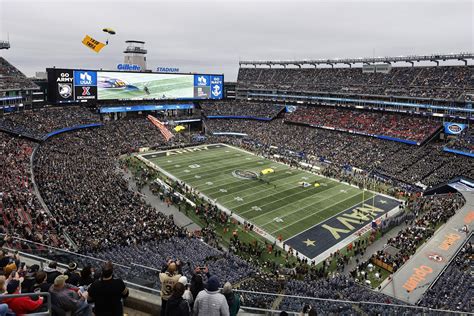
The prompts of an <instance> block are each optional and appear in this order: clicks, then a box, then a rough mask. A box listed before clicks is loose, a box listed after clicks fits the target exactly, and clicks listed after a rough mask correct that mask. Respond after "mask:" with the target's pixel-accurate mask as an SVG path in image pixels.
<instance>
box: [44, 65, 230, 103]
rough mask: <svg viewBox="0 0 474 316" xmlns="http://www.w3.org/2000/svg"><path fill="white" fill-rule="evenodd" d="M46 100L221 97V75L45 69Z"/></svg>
mask: <svg viewBox="0 0 474 316" xmlns="http://www.w3.org/2000/svg"><path fill="white" fill-rule="evenodd" d="M47 72H48V101H50V102H54V103H69V102H87V101H95V100H99V101H100V100H118V101H119V100H121V101H125V100H212V99H217V100H219V99H222V98H223V89H224V76H223V75H214V74H170V73H146V72H125V71H97V70H82V69H59V68H48V69H47Z"/></svg>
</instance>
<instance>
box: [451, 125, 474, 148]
mask: <svg viewBox="0 0 474 316" xmlns="http://www.w3.org/2000/svg"><path fill="white" fill-rule="evenodd" d="M447 147H448V148H452V149H456V150H460V151H464V152H467V153H469V154H474V129H471V128H466V129H464V130H463V131H462V132H461V134H459V135H457V137H456V138H454V139H452V140H451V141H450V142H449V143H448V145H447Z"/></svg>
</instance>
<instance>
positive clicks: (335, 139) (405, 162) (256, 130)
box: [206, 119, 474, 187]
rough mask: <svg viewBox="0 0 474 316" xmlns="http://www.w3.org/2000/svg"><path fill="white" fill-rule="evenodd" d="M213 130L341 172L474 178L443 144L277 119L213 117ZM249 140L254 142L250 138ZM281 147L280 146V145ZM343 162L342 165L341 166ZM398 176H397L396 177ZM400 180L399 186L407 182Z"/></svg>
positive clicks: (429, 180)
mask: <svg viewBox="0 0 474 316" xmlns="http://www.w3.org/2000/svg"><path fill="white" fill-rule="evenodd" d="M206 126H207V128H208V131H209V132H211V133H212V132H239V133H244V134H247V135H248V136H247V137H245V139H244V141H245V142H244V141H242V140H241V139H237V138H231V137H229V136H217V135H215V136H212V137H210V139H209V141H210V142H212V141H214V142H216V141H228V142H232V143H233V144H236V145H239V146H242V144H243V143H246V144H251V145H248V146H249V149H250V150H253V151H256V152H259V153H265V152H270V153H274V154H279V155H288V153H289V152H291V153H293V158H294V160H295V161H297V162H305V163H308V164H322V165H324V166H325V167H326V168H330V170H336V171H334V172H332V173H331V174H328V175H331V176H337V177H339V176H341V175H340V173H342V174H344V172H341V171H340V170H341V168H345V167H347V166H351V167H356V168H360V169H363V170H366V171H367V172H371V173H375V172H376V174H378V175H380V177H381V178H383V179H387V180H386V181H389V182H391V183H392V184H395V183H394V182H393V181H392V180H394V181H396V182H399V183H401V184H408V185H409V186H411V187H415V186H417V185H420V184H421V185H424V186H427V187H431V186H435V185H437V184H439V183H442V182H445V181H448V180H450V179H452V178H454V177H455V176H460V175H464V176H467V177H471V178H473V177H474V160H473V159H470V158H468V157H463V156H460V155H454V154H450V153H446V152H444V151H443V144H442V143H441V142H437V141H432V142H429V143H428V144H426V145H423V146H413V145H407V144H403V143H399V142H393V141H386V140H381V139H377V138H373V137H365V136H361V135H354V134H349V133H345V132H337V131H332V130H325V129H318V128H313V127H308V126H301V125H293V124H288V123H285V119H274V120H272V121H271V122H261V121H251V120H208V121H207V122H206ZM246 140H250V142H247V141H246ZM274 147H278V148H276V149H275V148H274ZM334 166H337V167H338V168H335V167H334ZM390 179H392V180H390ZM401 184H399V185H401Z"/></svg>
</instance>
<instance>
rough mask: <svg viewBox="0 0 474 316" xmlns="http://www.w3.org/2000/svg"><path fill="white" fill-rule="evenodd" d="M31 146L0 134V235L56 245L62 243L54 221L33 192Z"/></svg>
mask: <svg viewBox="0 0 474 316" xmlns="http://www.w3.org/2000/svg"><path fill="white" fill-rule="evenodd" d="M33 146H34V143H32V142H30V141H28V140H25V139H20V138H15V137H11V136H10V135H8V134H5V133H1V132H0V157H2V158H1V159H0V169H1V170H2V171H1V173H0V233H1V234H5V235H11V236H16V237H20V238H24V239H28V240H32V241H35V242H39V243H43V244H48V245H53V246H58V245H63V244H64V240H63V238H62V234H61V228H60V226H59V225H58V223H57V221H56V219H55V218H54V217H52V216H49V215H48V214H47V213H46V212H45V211H44V210H43V209H42V207H41V205H40V203H39V201H38V199H37V197H36V195H35V194H34V191H33V186H32V183H31V178H30V176H31V174H30V157H31V153H32V150H33Z"/></svg>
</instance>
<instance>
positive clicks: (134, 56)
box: [123, 40, 147, 71]
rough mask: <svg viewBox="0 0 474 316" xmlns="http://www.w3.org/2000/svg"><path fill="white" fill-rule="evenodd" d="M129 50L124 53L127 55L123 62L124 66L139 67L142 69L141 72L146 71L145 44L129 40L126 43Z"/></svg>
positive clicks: (126, 49)
mask: <svg viewBox="0 0 474 316" xmlns="http://www.w3.org/2000/svg"><path fill="white" fill-rule="evenodd" d="M125 43H126V44H127V48H125V50H124V51H123V53H124V54H125V56H124V59H123V62H124V64H132V65H138V66H140V67H141V71H145V70H146V54H147V50H146V49H145V42H143V41H135V40H128V41H125Z"/></svg>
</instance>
